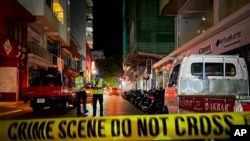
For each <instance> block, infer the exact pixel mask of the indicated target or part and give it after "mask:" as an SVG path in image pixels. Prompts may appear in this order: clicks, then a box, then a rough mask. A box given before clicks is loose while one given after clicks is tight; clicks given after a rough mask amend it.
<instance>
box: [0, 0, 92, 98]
mask: <svg viewBox="0 0 250 141" xmlns="http://www.w3.org/2000/svg"><path fill="white" fill-rule="evenodd" d="M71 4H72V5H71ZM74 6H78V8H74ZM87 8H88V6H87V1H80V0H79V1H75V0H74V1H70V0H31V1H26V0H3V1H1V9H3V10H4V11H5V12H3V13H1V14H0V16H1V19H2V20H1V22H0V23H1V24H0V26H1V30H0V34H1V43H2V48H1V50H0V57H1V61H0V62H1V63H0V72H1V75H2V76H1V78H2V79H1V80H0V84H1V85H0V94H1V95H0V96H1V99H2V100H22V99H23V96H22V88H23V87H27V86H29V84H30V78H31V77H32V75H33V72H35V71H36V70H39V69H48V67H57V68H58V70H59V72H61V73H62V74H64V75H65V76H68V77H70V78H73V76H75V75H77V73H78V72H79V71H86V70H87V69H86V68H88V67H87V64H88V63H86V61H87V60H88V61H90V63H89V64H91V60H90V59H91V58H90V57H89V56H91V54H90V53H89V55H88V53H86V52H87V51H86V50H87V49H86V46H87V39H86V33H87V32H86V27H87V24H86V22H87V18H86V17H87ZM71 13H73V15H72V14H71ZM79 15H81V16H79ZM71 18H72V19H71ZM79 19H80V21H78V20H79ZM72 23H73V24H72ZM88 46H89V45H88ZM89 48H91V46H90V47H89ZM86 58H88V59H86ZM13 76H14V77H13Z"/></svg>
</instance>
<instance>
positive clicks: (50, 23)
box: [18, 0, 59, 32]
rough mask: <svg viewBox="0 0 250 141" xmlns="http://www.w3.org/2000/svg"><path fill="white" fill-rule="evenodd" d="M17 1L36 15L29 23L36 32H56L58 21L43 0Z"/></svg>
mask: <svg viewBox="0 0 250 141" xmlns="http://www.w3.org/2000/svg"><path fill="white" fill-rule="evenodd" d="M18 2H19V3H20V4H21V5H22V6H23V7H25V8H26V9H27V10H28V11H29V12H30V13H31V14H32V15H34V16H36V21H35V22H33V23H31V24H30V26H31V27H32V28H34V29H36V30H37V31H38V32H58V27H59V21H58V20H57V18H56V16H55V15H54V13H53V11H52V9H51V8H49V6H48V5H47V4H46V3H45V2H44V0H35V1H27V0H18Z"/></svg>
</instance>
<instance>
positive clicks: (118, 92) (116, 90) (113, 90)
mask: <svg viewBox="0 0 250 141" xmlns="http://www.w3.org/2000/svg"><path fill="white" fill-rule="evenodd" d="M121 94H122V90H121V89H120V88H116V87H109V88H108V95H116V96H119V95H121Z"/></svg>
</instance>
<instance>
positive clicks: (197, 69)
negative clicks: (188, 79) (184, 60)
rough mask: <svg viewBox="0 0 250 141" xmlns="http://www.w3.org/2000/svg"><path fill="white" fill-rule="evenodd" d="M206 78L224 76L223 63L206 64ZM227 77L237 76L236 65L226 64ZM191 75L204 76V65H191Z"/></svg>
mask: <svg viewBox="0 0 250 141" xmlns="http://www.w3.org/2000/svg"><path fill="white" fill-rule="evenodd" d="M204 68H205V76H223V75H224V70H223V63H205V66H204ZM225 70H226V71H225V72H226V74H225V76H235V74H236V73H235V65H234V64H232V63H226V64H225ZM191 73H192V75H194V76H202V75H203V63H193V64H192V65H191Z"/></svg>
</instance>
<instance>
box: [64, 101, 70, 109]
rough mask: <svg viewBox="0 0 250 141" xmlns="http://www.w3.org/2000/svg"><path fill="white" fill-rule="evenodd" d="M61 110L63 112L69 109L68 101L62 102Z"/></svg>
mask: <svg viewBox="0 0 250 141" xmlns="http://www.w3.org/2000/svg"><path fill="white" fill-rule="evenodd" d="M63 109H64V110H68V109H69V101H68V100H65V101H64V102H63Z"/></svg>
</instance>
